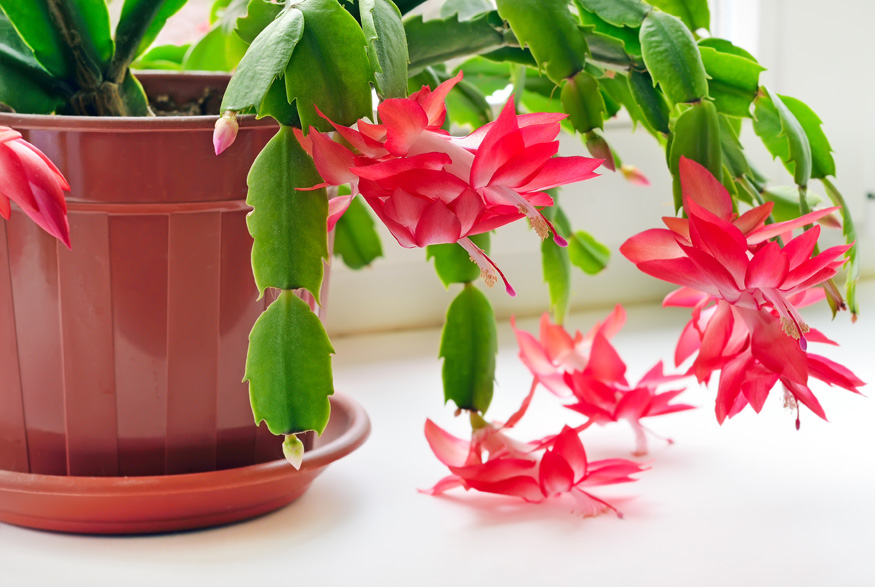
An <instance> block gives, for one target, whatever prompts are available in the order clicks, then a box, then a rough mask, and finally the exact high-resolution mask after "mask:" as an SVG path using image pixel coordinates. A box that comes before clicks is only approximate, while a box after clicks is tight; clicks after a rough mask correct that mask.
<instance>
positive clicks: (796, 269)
mask: <svg viewBox="0 0 875 587" xmlns="http://www.w3.org/2000/svg"><path fill="white" fill-rule="evenodd" d="M680 177H681V185H682V190H683V205H684V212H685V214H686V218H664V219H663V220H664V222H665V224H666V226H667V228H666V229H651V230H648V231H645V232H642V233H640V234H638V235H635V236H633V237H632V238H630V239H629V240H627V241H626V242H625V243H624V244H623V246H622V247H621V248H620V251H621V252H622V253H623V254H624V255H625V256H626V257H627V258H628V259H629V260H631V261H632V262H633V263H635V264H636V265H637V266H638V268H639V269H640V270H641V271H643V272H644V273H647V274H649V275H652V276H654V277H657V278H659V279H663V280H665V281H669V282H671V283H675V284H677V285H680V286H682V287H681V289H679V290H677V291H675V292H673V293H672V294H669V296H668V297H667V298H666V300H665V305H676V306H687V307H692V308H693V316H692V320H691V321H690V322H689V324H688V325H687V326H686V328H685V329H684V332H683V334H682V335H681V338H680V340H679V342H678V345H677V349H676V353H675V361H676V363H677V364H678V365H680V364H681V363H682V362H684V361H685V360H687V359H688V358H689V357H690V356H692V355H693V354H694V353H698V354H697V356H696V358H695V360H694V361H693V364H692V366H691V367H690V369H689V373H690V374H694V375H695V376H696V377H697V378H698V380H699V381H700V382H707V381H708V380H709V378H710V376H711V374H712V373H714V372H715V371H720V382H719V386H718V396H717V405H716V414H717V420H718V421H719V422H721V423H722V422H723V421H724V420H725V419H726V418H728V417H732V416H734V415H735V414H737V413H738V412H739V411H741V410H742V409H744V407H745V406H747V405H750V406H751V407H753V409H754V410H755V411H757V412H759V411H760V409H761V408H762V406H763V403H764V402H765V399H766V397H767V396H768V394H769V391H770V390H771V389H772V388H773V387H774V386H775V384H776V383H777V382H778V381H780V382H781V383H782V384H783V386H784V389H785V390H786V391H785V396H784V397H785V403H786V404H787V405H788V406H790V407H793V408H796V409H797V419H796V425H797V427H798V425H799V419H798V402H801V403H802V404H804V405H805V406H807V407H808V408H809V409H810V410H811V411H812V412H814V413H815V414H817V415H818V416H820V417H821V418H824V419H825V414H824V411H823V408H822V407H821V406H820V403H819V402H818V401H817V399H816V398H815V397H814V394H813V393H812V392H811V389H810V388H809V387H808V379H809V377H814V378H815V379H819V380H821V381H824V382H826V383H828V384H830V385H837V386H839V387H843V388H845V389H848V390H850V391H854V392H856V391H857V388H858V387H859V386H861V385H863V382H862V381H860V380H859V379H858V378H857V377H856V376H855V375H854V374H853V373H851V372H850V371H849V370H848V369H846V368H845V367H843V366H841V365H838V364H837V363H834V362H833V361H830V360H829V359H826V358H825V357H821V356H819V355H815V354H812V353H809V352H808V342H809V341H812V342H826V343H831V341H830V340H829V339H827V338H826V337H825V336H823V335H822V334H821V333H819V332H817V331H816V330H813V329H811V328H810V327H809V326H808V324H806V323H805V321H804V320H803V318H802V316H801V315H800V314H799V311H798V308H800V307H802V306H805V305H807V304H810V303H812V302H814V301H817V300H818V299H822V297H823V295H824V294H823V290H813V289H812V288H814V287H815V286H818V285H820V284H823V283H824V282H826V281H827V280H829V279H831V278H832V277H833V276H834V275H835V274H836V272H837V271H838V270H839V268H840V267H841V266H842V264H843V263H844V259H843V258H842V255H843V254H844V253H845V252H846V251H847V250H848V248H849V247H850V245H844V246H837V247H832V248H830V249H827V250H825V251H823V252H821V253H816V252H815V247H816V244H817V239H818V237H819V235H820V227H819V226H817V225H814V226H812V227H811V228H809V229H808V230H805V231H804V232H802V233H801V234H800V235H798V236H796V237H795V238H794V237H793V230H794V229H798V228H801V227H803V226H806V225H808V224H811V223H813V222H815V221H816V220H819V219H821V218H823V217H826V216H827V215H829V214H831V213H832V212H834V211H835V210H836V208H825V209H822V210H817V211H815V212H811V213H809V214H806V215H804V216H801V217H799V218H796V219H794V220H790V221H787V222H779V223H771V224H766V220H767V219H768V218H769V216H770V214H771V210H772V204H771V202H768V203H766V204H763V205H760V206H757V207H755V208H753V209H751V210H749V211H747V212H745V213H744V214H741V215H737V214H735V213H734V212H733V209H732V199H731V197H730V195H729V193H728V192H727V191H726V189H725V188H724V187H723V186H722V185H721V184H720V182H719V181H717V180H716V179H715V178H714V177H713V176H712V175H711V174H710V173H709V172H708V171H707V170H706V169H705V168H703V167H702V166H701V165H699V164H697V163H695V162H694V161H690V160H687V159H681V162H680ZM775 238H779V239H781V240H783V242H784V243H785V244H784V245H783V246H782V245H781V242H780V241H779V240H772V239H775ZM832 344H834V343H832Z"/></svg>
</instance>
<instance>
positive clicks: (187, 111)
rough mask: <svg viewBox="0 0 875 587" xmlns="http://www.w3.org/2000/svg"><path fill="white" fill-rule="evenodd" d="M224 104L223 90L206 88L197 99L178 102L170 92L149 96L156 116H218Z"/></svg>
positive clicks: (150, 104)
mask: <svg viewBox="0 0 875 587" xmlns="http://www.w3.org/2000/svg"><path fill="white" fill-rule="evenodd" d="M221 104H222V90H219V89H217V88H210V87H208V88H205V89H204V93H203V95H201V96H200V97H199V98H197V99H196V100H189V101H188V102H184V103H182V104H178V103H177V102H176V100H174V99H173V97H172V96H170V95H169V94H158V95H156V96H149V107H150V108H151V109H152V112H154V113H155V115H156V116H203V115H210V116H218V115H219V106H220V105H221Z"/></svg>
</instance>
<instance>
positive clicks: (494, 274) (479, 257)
mask: <svg viewBox="0 0 875 587" xmlns="http://www.w3.org/2000/svg"><path fill="white" fill-rule="evenodd" d="M459 244H460V245H462V248H463V249H465V250H466V251H468V255H470V257H471V261H473V262H474V263H477V266H478V267H479V268H480V277H482V278H483V281H484V282H485V283H486V286H487V287H492V286H493V285H495V284H496V283H497V282H498V277H499V276H500V277H501V279H502V281H504V289H505V290H506V291H507V293H508V295H509V296H511V297H513V296H515V295H516V292H515V291H514V289H513V287H511V285H510V283H508V281H507V278H506V277H505V276H504V273H502V272H501V269H499V268H498V266H497V265H496V264H495V263H493V262H492V259H490V258H489V257H488V256H487V255H486V253H484V252H483V249H481V248H480V247H478V246H477V245H475V244H474V242H473V241H472V240H471V239H469V238H468V237H465V238H463V239H460V240H459Z"/></svg>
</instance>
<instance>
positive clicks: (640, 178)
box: [620, 165, 650, 187]
mask: <svg viewBox="0 0 875 587" xmlns="http://www.w3.org/2000/svg"><path fill="white" fill-rule="evenodd" d="M620 173H622V174H623V177H625V178H626V181H628V182H629V183H634V184H635V185H640V186H644V187H649V186H650V180H648V179H647V176H646V175H644V174H643V173H641V170H640V169H638V168H637V167H635V166H634V165H620Z"/></svg>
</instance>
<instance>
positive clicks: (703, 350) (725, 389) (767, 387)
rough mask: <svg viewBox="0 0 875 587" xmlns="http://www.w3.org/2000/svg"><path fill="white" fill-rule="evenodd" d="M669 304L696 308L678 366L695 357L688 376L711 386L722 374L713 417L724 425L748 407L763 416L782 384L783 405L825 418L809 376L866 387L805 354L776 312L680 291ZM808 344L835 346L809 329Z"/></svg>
mask: <svg viewBox="0 0 875 587" xmlns="http://www.w3.org/2000/svg"><path fill="white" fill-rule="evenodd" d="M823 295H824V294H823V291H822V290H809V291H807V292H804V293H802V294H797V295H796V296H794V297H792V298H791V299H790V301H791V302H792V303H793V304H794V305H795V306H796V307H803V306H805V305H808V304H810V303H813V302H815V301H819V300H821V299H822V298H823ZM665 303H666V305H679V306H693V316H692V319H691V320H690V322H689V323H688V324H687V326H686V327H685V328H684V331H683V333H682V334H681V337H680V340H679V341H678V344H677V348H676V349H675V362H676V363H677V364H678V365H680V364H682V363H684V362H685V361H686V360H687V359H688V358H689V357H691V356H693V355H695V359H694V360H693V362H692V364H691V366H690V368H689V373H690V374H691V375H695V376H696V378H697V379H698V380H699V381H700V382H708V380H709V378H710V377H711V375H712V374H713V373H714V372H715V371H718V370H719V371H720V379H719V384H718V392H717V401H716V406H715V413H716V415H717V421H718V422H720V423H721V424H722V423H723V421H724V420H725V419H726V418H731V417H733V416H735V415H736V414H738V413H739V412H740V411H741V410H743V409H744V408H745V407H746V406H748V405H750V406H751V407H752V408H753V409H754V411H756V412H759V411H760V410H761V409H762V407H763V404H764V403H765V400H766V398H767V397H768V395H769V392H770V391H771V390H772V389H773V388H774V387H775V385H777V384H778V383H779V382H780V383H781V384H782V386H783V388H784V405H785V406H787V407H789V408H793V409H795V410H796V414H797V417H796V425H797V427H798V426H799V409H798V405H799V403H802V404H803V405H805V406H806V407H808V409H810V410H811V411H812V412H814V413H815V414H817V415H818V416H819V417H821V418H823V419H826V414H825V413H824V410H823V408H822V407H821V405H820V402H818V400H817V398H816V397H815V396H814V394H813V393H812V391H811V389H810V388H809V380H810V378H814V379H818V380H820V381H823V382H824V383H826V384H828V385H830V386H833V385H834V386H837V387H841V388H843V389H847V390H848V391H852V392H854V393H859V390H858V388H859V387H861V386H862V385H865V383H864V382H863V381H861V380H860V379H859V378H858V377H857V376H856V375H854V374H853V373H852V372H851V371H850V370H849V369H847V368H846V367H844V366H843V365H840V364H838V363H836V362H834V361H832V360H830V359H827V358H826V357H823V356H821V355H816V354H814V353H811V352H808V351H807V350H803V349H802V348H801V347H800V346H799V345H798V344H796V343H795V342H794V341H793V340H792V339H791V338H789V337H788V336H786V335H785V334H784V333H783V332H782V327H781V321H780V318H779V316H778V314H777V312H775V311H756V310H750V309H748V308H743V307H736V306H733V305H731V304H729V303H727V302H725V301H723V300H715V299H713V298H712V297H710V296H708V295H705V294H701V293H698V292H691V291H688V290H679V291H678V292H675V293H674V294H670V295H669V296H668V297H667V298H666V302H665ZM806 338H807V339H808V341H809V342H816V343H826V344H832V345H835V344H836V343H835V342H833V341H832V340H830V339H828V338H827V337H826V336H824V335H823V334H822V333H821V332H819V331H817V330H815V329H813V328H812V329H810V330H809V331H808V333H807V335H806Z"/></svg>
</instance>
